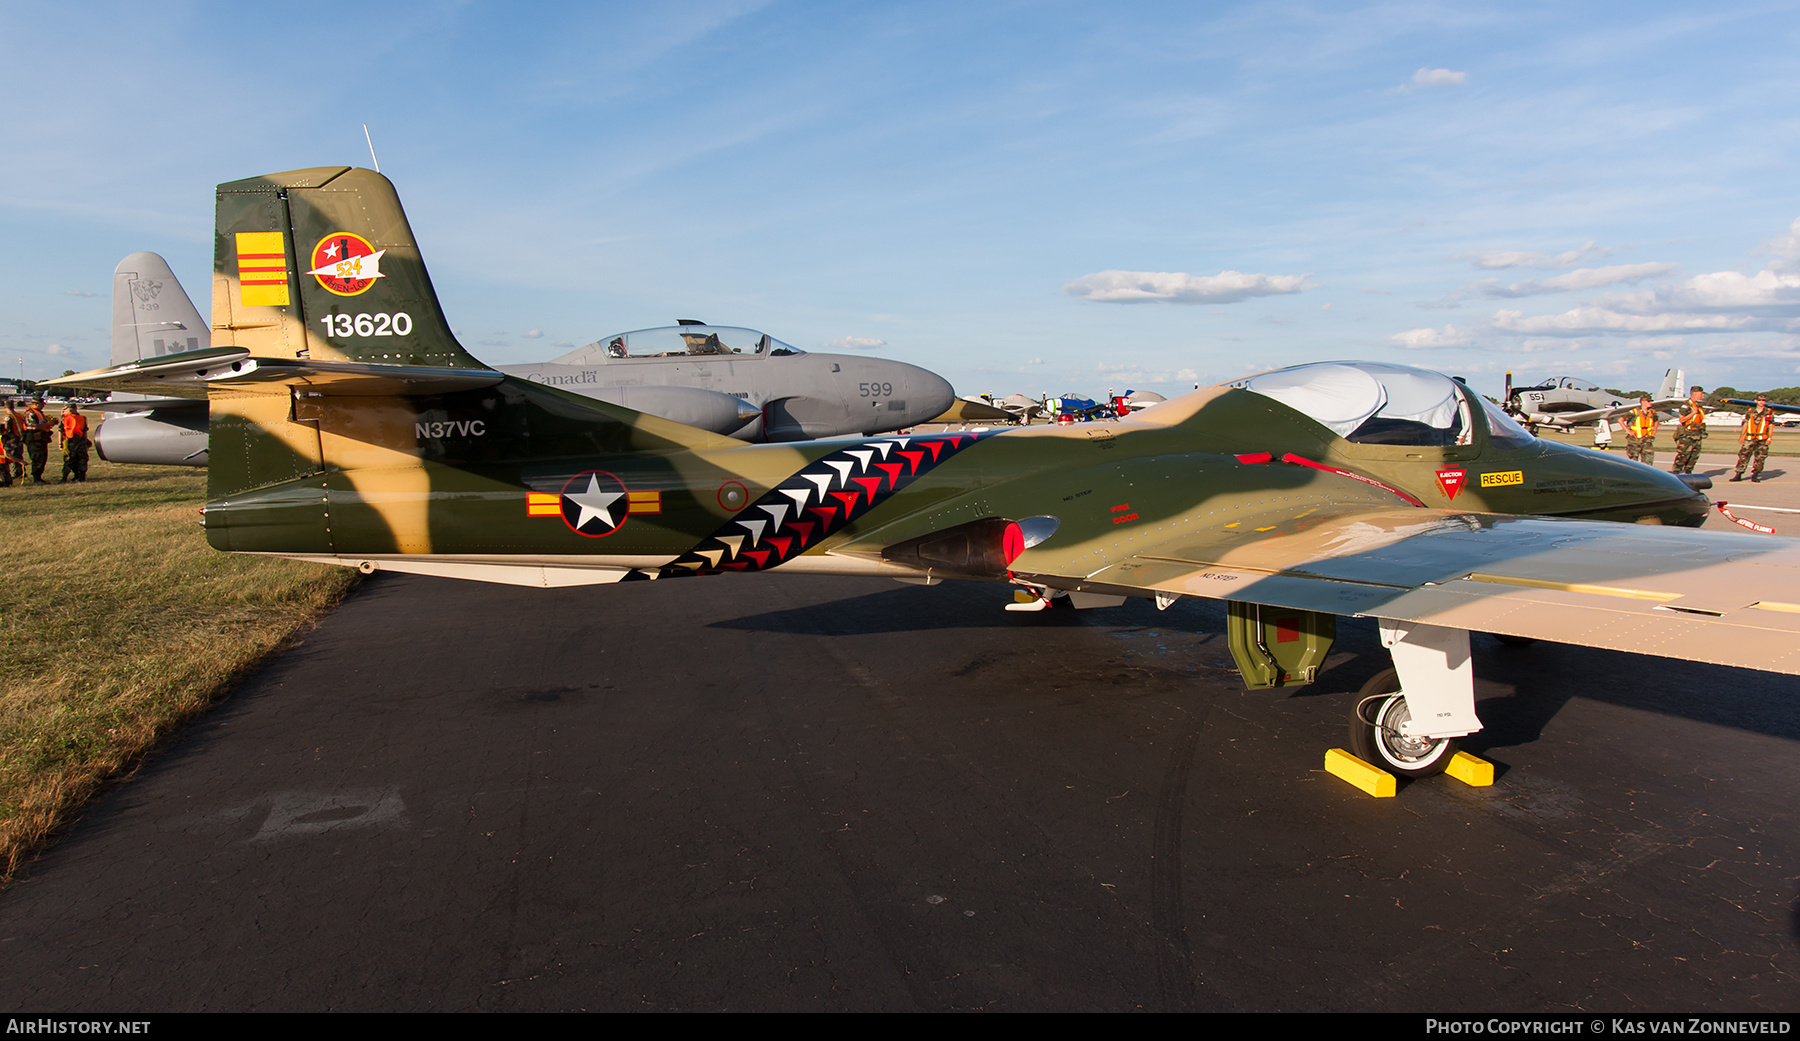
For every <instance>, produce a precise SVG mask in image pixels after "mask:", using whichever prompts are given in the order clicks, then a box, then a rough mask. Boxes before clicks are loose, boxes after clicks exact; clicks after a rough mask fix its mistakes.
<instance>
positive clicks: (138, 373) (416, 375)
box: [42, 347, 505, 399]
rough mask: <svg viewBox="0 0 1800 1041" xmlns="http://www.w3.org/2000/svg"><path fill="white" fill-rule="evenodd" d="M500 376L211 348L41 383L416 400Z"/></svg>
mask: <svg viewBox="0 0 1800 1041" xmlns="http://www.w3.org/2000/svg"><path fill="white" fill-rule="evenodd" d="M504 378H505V377H504V376H502V375H501V374H500V373H498V372H494V371H493V370H491V369H444V368H434V367H429V366H423V365H378V364H372V363H368V362H349V361H311V360H307V359H297V358H253V357H251V356H250V352H249V351H247V350H244V349H243V348H241V347H213V348H209V349H207V350H201V351H188V352H185V353H182V354H171V355H167V356H165V357H162V358H158V359H156V360H154V361H141V362H133V363H131V364H128V365H120V366H116V367H114V368H110V369H95V370H93V371H91V372H78V373H76V374H75V375H73V376H64V377H61V378H60V379H54V380H46V381H44V383H43V384H42V385H43V386H46V387H69V388H76V387H79V388H82V389H88V390H107V391H126V392H131V393H137V394H162V395H166V396H168V397H175V398H191V399H204V398H205V397H206V392H207V388H209V387H233V388H240V389H241V388H243V387H245V386H249V385H259V384H260V385H283V384H302V385H305V386H308V387H311V388H312V389H313V390H314V391H316V392H317V393H320V394H326V395H331V396H368V395H391V396H402V397H409V396H417V395H422V394H450V393H454V392H456V391H462V390H476V389H479V388H481V387H491V386H493V385H494V384H496V383H499V382H500V381H501V380H502V379H504Z"/></svg>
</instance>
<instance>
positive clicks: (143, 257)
mask: <svg viewBox="0 0 1800 1041" xmlns="http://www.w3.org/2000/svg"><path fill="white" fill-rule="evenodd" d="M112 322H113V329H112V363H113V364H114V365H125V364H128V363H130V362H136V361H143V360H146V359H152V358H160V357H162V356H163V355H165V354H180V353H182V352H183V351H198V350H204V349H206V348H207V347H209V346H211V345H212V333H211V331H209V330H208V329H207V328H206V322H205V321H203V320H202V319H201V317H200V309H199V308H197V307H195V306H194V301H193V300H191V299H189V298H188V295H187V292H186V290H184V289H182V288H181V283H180V282H178V281H176V280H175V272H173V271H170V270H169V262H168V261H166V260H164V259H163V258H162V257H160V256H157V255H156V254H155V253H133V254H132V255H130V256H128V257H126V258H125V259H124V260H121V261H119V266H118V267H116V268H113V300H112Z"/></svg>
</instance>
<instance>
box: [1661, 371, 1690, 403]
mask: <svg viewBox="0 0 1800 1041" xmlns="http://www.w3.org/2000/svg"><path fill="white" fill-rule="evenodd" d="M1687 393H1688V390H1687V372H1686V371H1685V370H1682V369H1670V370H1669V371H1667V372H1665V373H1663V381H1662V389H1660V390H1658V391H1657V392H1656V400H1658V401H1668V400H1670V399H1671V398H1685V397H1687Z"/></svg>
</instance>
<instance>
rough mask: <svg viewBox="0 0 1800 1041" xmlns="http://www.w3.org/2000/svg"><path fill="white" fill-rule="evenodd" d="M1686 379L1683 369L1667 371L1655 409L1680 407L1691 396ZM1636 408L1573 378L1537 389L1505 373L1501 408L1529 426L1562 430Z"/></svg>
mask: <svg viewBox="0 0 1800 1041" xmlns="http://www.w3.org/2000/svg"><path fill="white" fill-rule="evenodd" d="M1686 378H1687V374H1686V373H1685V372H1683V371H1682V370H1681V369H1669V370H1668V371H1667V372H1664V373H1663V381H1662V386H1661V387H1660V388H1658V389H1657V391H1656V397H1655V398H1654V399H1653V400H1654V404H1655V406H1656V407H1657V408H1658V409H1672V408H1678V407H1680V405H1681V403H1682V402H1684V401H1686V400H1687V396H1688V394H1687V387H1686V386H1685V382H1686ZM1637 406H1638V403H1637V401H1636V399H1632V400H1626V399H1625V398H1624V397H1621V396H1620V395H1617V394H1610V393H1608V392H1606V391H1603V390H1601V389H1600V388H1599V387H1596V386H1594V385H1593V384H1592V383H1589V382H1587V381H1586V380H1580V379H1576V378H1575V377H1573V376H1563V377H1561V378H1559V379H1554V380H1548V381H1546V382H1544V383H1540V384H1538V385H1537V386H1535V387H1515V386H1513V379H1512V373H1510V372H1509V373H1507V374H1506V392H1505V396H1504V397H1503V398H1502V399H1501V407H1503V408H1505V409H1506V411H1507V413H1508V414H1510V415H1512V416H1513V417H1515V418H1517V419H1519V420H1521V421H1522V422H1524V423H1526V424H1528V425H1529V426H1531V427H1533V428H1536V427H1538V426H1551V427H1556V428H1558V429H1562V430H1567V429H1569V428H1570V427H1573V426H1580V425H1581V424H1584V423H1592V422H1594V421H1595V420H1599V419H1611V418H1614V417H1617V416H1622V415H1624V414H1625V413H1627V412H1630V411H1631V410H1632V409H1634V408H1637ZM1534 432H1535V431H1534Z"/></svg>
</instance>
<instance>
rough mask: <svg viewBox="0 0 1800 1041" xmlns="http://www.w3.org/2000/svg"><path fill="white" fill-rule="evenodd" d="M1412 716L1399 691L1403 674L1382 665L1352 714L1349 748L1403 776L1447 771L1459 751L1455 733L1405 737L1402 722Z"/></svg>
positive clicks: (1371, 679) (1385, 768)
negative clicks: (1434, 736) (1401, 728)
mask: <svg viewBox="0 0 1800 1041" xmlns="http://www.w3.org/2000/svg"><path fill="white" fill-rule="evenodd" d="M1410 719H1412V713H1411V712H1409V711H1408V710H1407V707H1406V698H1405V697H1403V696H1402V695H1401V694H1400V674H1399V673H1397V672H1395V671H1394V670H1393V669H1383V670H1382V671H1381V672H1378V673H1376V674H1375V675H1374V676H1371V677H1369V682H1367V683H1365V684H1363V687H1362V690H1360V691H1358V692H1357V695H1356V710H1355V712H1354V713H1353V714H1352V715H1351V718H1350V751H1351V753H1352V754H1354V755H1355V756H1356V757H1357V758H1358V759H1361V760H1362V761H1364V762H1366V763H1372V764H1374V765H1376V766H1379V767H1381V768H1382V769H1383V770H1386V771H1388V772H1389V773H1392V774H1396V775H1398V776H1400V777H1430V776H1432V775H1433V774H1440V773H1443V772H1444V767H1446V766H1449V765H1450V757H1451V756H1454V755H1455V754H1456V739H1455V738H1453V737H1446V738H1438V739H1436V740H1433V739H1431V738H1422V737H1406V736H1404V735H1402V734H1401V733H1400V724H1402V723H1405V722H1407V721H1408V720H1410Z"/></svg>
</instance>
